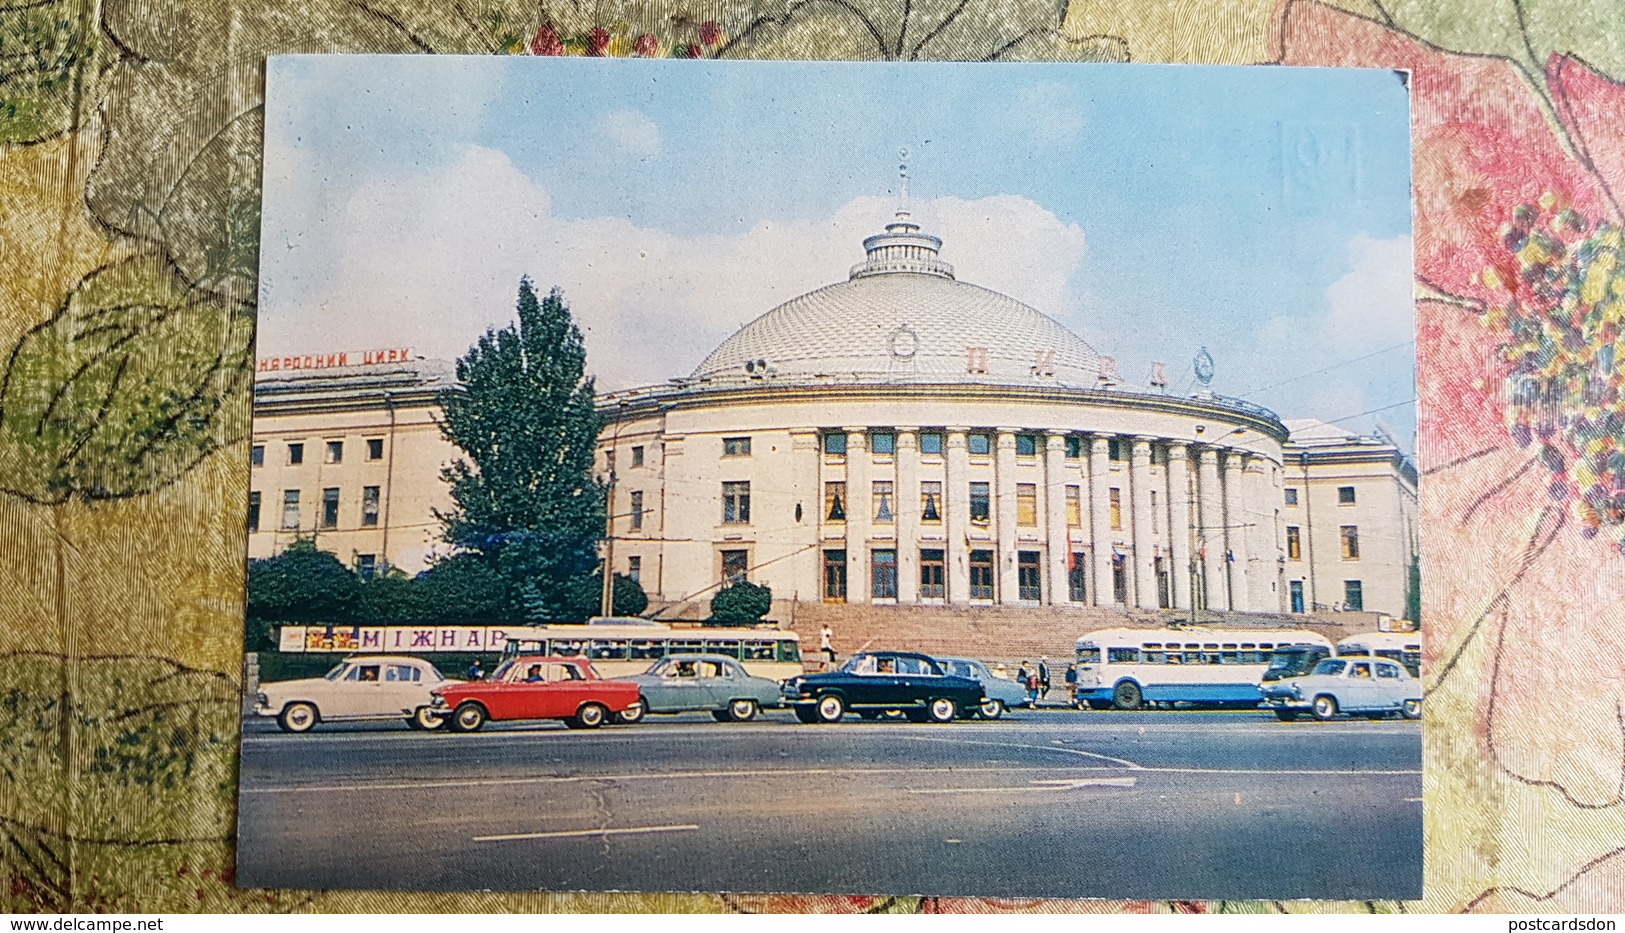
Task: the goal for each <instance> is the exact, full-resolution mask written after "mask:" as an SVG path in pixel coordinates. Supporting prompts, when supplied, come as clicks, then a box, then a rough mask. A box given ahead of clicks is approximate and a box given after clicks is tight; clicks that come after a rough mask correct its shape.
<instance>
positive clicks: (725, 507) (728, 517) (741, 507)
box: [722, 482, 750, 525]
mask: <svg viewBox="0 0 1625 933" xmlns="http://www.w3.org/2000/svg"><path fill="white" fill-rule="evenodd" d="M722 521H723V522H724V523H725V524H729V525H745V524H749V523H750V483H748V482H744V483H723V484H722Z"/></svg>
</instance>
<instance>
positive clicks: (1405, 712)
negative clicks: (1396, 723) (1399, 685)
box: [1399, 700, 1422, 719]
mask: <svg viewBox="0 0 1625 933" xmlns="http://www.w3.org/2000/svg"><path fill="white" fill-rule="evenodd" d="M1399 715H1401V716H1404V717H1405V718H1406V719H1421V718H1422V701H1421V700H1406V701H1405V703H1404V705H1403V706H1401V707H1400V708H1399Z"/></svg>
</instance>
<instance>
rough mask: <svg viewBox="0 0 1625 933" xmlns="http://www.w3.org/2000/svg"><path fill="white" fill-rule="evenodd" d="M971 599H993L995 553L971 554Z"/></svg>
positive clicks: (981, 552) (972, 552) (974, 552)
mask: <svg viewBox="0 0 1625 933" xmlns="http://www.w3.org/2000/svg"><path fill="white" fill-rule="evenodd" d="M970 598H971V599H992V598H993V552H992V551H971V552H970Z"/></svg>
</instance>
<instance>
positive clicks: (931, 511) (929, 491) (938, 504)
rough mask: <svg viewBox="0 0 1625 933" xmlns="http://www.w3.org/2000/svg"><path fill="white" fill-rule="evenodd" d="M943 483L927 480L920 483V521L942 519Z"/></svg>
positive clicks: (937, 520) (934, 521) (933, 521)
mask: <svg viewBox="0 0 1625 933" xmlns="http://www.w3.org/2000/svg"><path fill="white" fill-rule="evenodd" d="M942 505H943V503H942V484H941V483H940V482H937V481H936V480H927V481H926V482H923V483H921V484H920V521H922V522H932V523H937V522H941V521H942Z"/></svg>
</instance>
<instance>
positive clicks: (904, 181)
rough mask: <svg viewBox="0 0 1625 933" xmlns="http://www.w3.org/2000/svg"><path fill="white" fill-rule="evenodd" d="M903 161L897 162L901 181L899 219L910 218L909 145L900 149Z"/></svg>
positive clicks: (898, 192) (898, 194) (899, 186)
mask: <svg viewBox="0 0 1625 933" xmlns="http://www.w3.org/2000/svg"><path fill="white" fill-rule="evenodd" d="M898 154H899V155H900V156H902V158H903V161H901V162H899V163H897V177H898V179H899V181H900V183H899V185H898V187H897V219H898V220H903V221H906V220H908V147H907V146H904V147H903V148H901V149H899V150H898Z"/></svg>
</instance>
